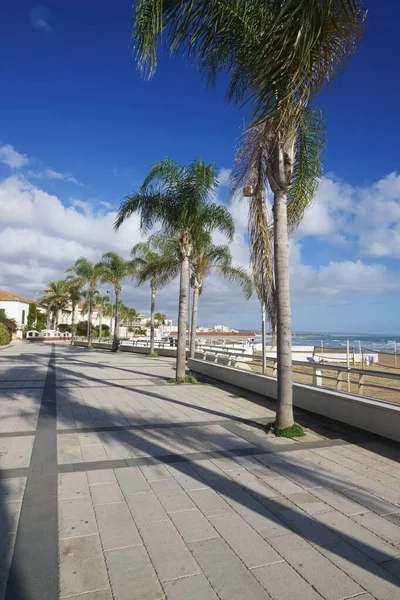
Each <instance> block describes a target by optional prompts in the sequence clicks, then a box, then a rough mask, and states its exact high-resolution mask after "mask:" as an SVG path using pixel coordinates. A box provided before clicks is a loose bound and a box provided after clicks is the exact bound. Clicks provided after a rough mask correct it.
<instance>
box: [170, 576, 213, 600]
mask: <svg viewBox="0 0 400 600" xmlns="http://www.w3.org/2000/svg"><path fill="white" fill-rule="evenodd" d="M163 587H164V590H165V592H166V594H167V598H168V600H218V596H217V595H216V593H215V592H214V590H213V589H212V587H211V586H210V584H209V583H208V581H207V579H206V578H205V577H204V575H193V576H192V577H181V578H180V579H174V580H173V581H166V582H165V583H164V584H163Z"/></svg>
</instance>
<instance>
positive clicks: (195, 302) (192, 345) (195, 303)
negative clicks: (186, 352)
mask: <svg viewBox="0 0 400 600" xmlns="http://www.w3.org/2000/svg"><path fill="white" fill-rule="evenodd" d="M192 287H193V306H192V328H191V332H190V358H194V353H195V350H196V329H197V315H198V310H199V291H200V285H199V281H198V279H197V278H195V277H194V278H193V281H192Z"/></svg>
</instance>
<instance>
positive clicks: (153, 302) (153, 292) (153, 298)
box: [150, 280, 157, 354]
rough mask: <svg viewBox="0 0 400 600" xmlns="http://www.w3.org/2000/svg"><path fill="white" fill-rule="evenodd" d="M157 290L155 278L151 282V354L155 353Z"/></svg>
mask: <svg viewBox="0 0 400 600" xmlns="http://www.w3.org/2000/svg"><path fill="white" fill-rule="evenodd" d="M156 291H157V284H156V282H155V281H154V280H152V282H151V308H150V310H151V312H150V354H154V323H155V314H156Z"/></svg>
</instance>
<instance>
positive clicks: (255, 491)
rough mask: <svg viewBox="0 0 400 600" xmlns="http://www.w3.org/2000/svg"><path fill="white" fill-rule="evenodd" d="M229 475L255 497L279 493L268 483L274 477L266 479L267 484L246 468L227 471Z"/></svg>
mask: <svg viewBox="0 0 400 600" xmlns="http://www.w3.org/2000/svg"><path fill="white" fill-rule="evenodd" d="M229 476H230V477H231V478H232V479H233V480H234V481H235V482H237V483H238V484H239V485H240V486H241V487H243V488H245V489H246V491H248V492H249V493H250V494H252V495H254V496H256V497H260V498H262V499H263V498H276V497H277V496H280V493H278V492H277V491H276V490H275V489H274V488H272V487H271V486H270V485H269V484H270V483H271V481H277V480H276V479H274V480H268V484H267V483H266V482H265V481H264V480H263V479H259V478H258V477H256V476H255V475H254V474H253V473H250V471H246V469H241V470H239V471H229ZM302 491H303V490H302Z"/></svg>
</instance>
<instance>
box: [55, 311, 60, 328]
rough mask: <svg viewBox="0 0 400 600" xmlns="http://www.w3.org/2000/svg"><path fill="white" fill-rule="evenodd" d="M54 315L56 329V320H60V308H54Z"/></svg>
mask: <svg viewBox="0 0 400 600" xmlns="http://www.w3.org/2000/svg"><path fill="white" fill-rule="evenodd" d="M54 316H55V319H56V327H55V329H56V331H58V322H59V320H60V309H59V308H58V309H57V310H56V312H55V315H54Z"/></svg>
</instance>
